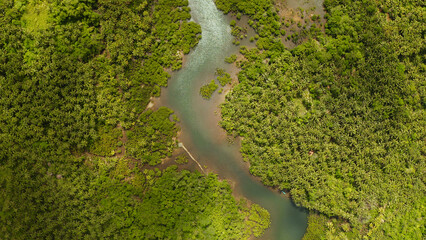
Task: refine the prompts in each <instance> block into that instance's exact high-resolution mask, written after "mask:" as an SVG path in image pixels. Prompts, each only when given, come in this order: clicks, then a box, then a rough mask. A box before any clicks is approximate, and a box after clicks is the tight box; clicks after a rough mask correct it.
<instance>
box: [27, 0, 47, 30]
mask: <svg viewBox="0 0 426 240" xmlns="http://www.w3.org/2000/svg"><path fill="white" fill-rule="evenodd" d="M48 18H49V4H48V3H47V2H46V1H31V3H30V4H29V5H28V6H27V7H26V11H25V13H24V14H23V15H22V20H23V22H24V23H25V28H26V29H27V30H28V31H30V32H36V31H39V30H43V29H46V28H47V27H48V26H49V25H48V22H47V19H48Z"/></svg>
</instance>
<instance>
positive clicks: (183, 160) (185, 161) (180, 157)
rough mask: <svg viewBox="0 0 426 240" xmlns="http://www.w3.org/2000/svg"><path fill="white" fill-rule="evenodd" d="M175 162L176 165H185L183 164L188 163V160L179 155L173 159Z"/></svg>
mask: <svg viewBox="0 0 426 240" xmlns="http://www.w3.org/2000/svg"><path fill="white" fill-rule="evenodd" d="M175 162H176V163H177V164H185V163H188V158H187V157H186V156H185V155H183V154H182V155H179V156H178V157H177V158H176V159H175Z"/></svg>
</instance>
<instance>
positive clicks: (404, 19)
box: [216, 0, 426, 239]
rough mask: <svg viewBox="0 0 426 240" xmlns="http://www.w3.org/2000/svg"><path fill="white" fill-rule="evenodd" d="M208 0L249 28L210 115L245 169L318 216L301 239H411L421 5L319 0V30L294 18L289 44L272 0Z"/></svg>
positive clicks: (418, 201)
mask: <svg viewBox="0 0 426 240" xmlns="http://www.w3.org/2000/svg"><path fill="white" fill-rule="evenodd" d="M216 4H217V6H218V7H219V8H220V9H222V10H223V11H224V12H225V13H228V12H233V13H234V14H235V13H237V12H239V13H243V14H246V15H248V16H249V17H250V18H251V21H249V24H250V25H251V26H252V27H253V28H254V29H255V30H256V31H257V34H258V40H257V42H256V46H257V48H255V49H247V48H245V47H242V48H241V51H240V52H241V54H242V55H243V56H244V59H243V60H242V61H239V62H237V65H238V66H240V67H241V72H240V73H239V75H238V80H239V84H238V85H237V86H236V87H235V88H234V89H233V91H232V92H231V93H230V94H228V95H227V98H226V99H227V100H226V102H225V103H224V104H223V105H222V115H223V121H222V122H221V125H222V126H223V127H224V128H225V129H226V130H227V131H228V132H229V133H234V134H237V135H240V136H242V137H243V141H242V147H241V152H242V154H243V156H244V157H245V159H246V160H248V161H249V162H250V171H251V173H252V174H254V175H256V176H259V177H261V179H262V180H263V182H264V183H265V184H266V185H269V186H275V187H278V188H280V189H288V190H290V193H291V196H292V198H293V200H294V201H295V202H296V203H297V204H298V205H301V206H304V207H306V208H308V209H310V210H315V211H318V212H319V213H321V214H323V215H326V216H328V217H330V220H326V221H324V219H322V217H321V215H320V216H319V217H318V216H317V215H315V216H317V217H315V216H313V217H310V219H309V223H310V224H312V225H315V226H314V227H312V226H310V227H309V228H308V231H309V232H308V233H307V235H306V236H305V237H306V239H320V238H323V239H333V238H337V239H347V238H349V239H359V238H362V237H365V238H368V239H422V238H423V237H424V236H425V234H426V232H425V231H426V229H425V225H426V224H425V223H426V218H425V217H426V216H425V213H426V211H425V203H426V197H425V196H426V194H425V193H426V192H425V189H426V188H425V174H424V173H425V170H426V166H425V162H426V161H425V155H426V145H425V139H426V129H425V126H426V112H425V108H426V88H425V83H426V81H425V71H426V65H425V64H426V59H425V51H426V49H425V46H426V41H425V36H424V33H425V30H426V24H425V22H426V21H425V20H426V19H425V16H426V15H425V6H424V3H423V2H422V1H416V0H412V1H410V0H406V1H392V0H389V1H370V0H365V1H350V0H349V1H348V0H346V1H343V0H327V1H325V2H324V5H325V8H326V11H327V14H326V20H327V24H326V27H325V34H322V33H321V32H320V31H319V30H320V29H319V28H318V27H317V26H316V25H315V24H312V25H310V26H308V27H306V26H304V27H305V30H304V31H303V34H304V36H305V37H304V39H305V41H304V43H302V44H300V45H299V46H297V47H296V48H294V49H292V50H287V49H286V48H285V47H284V45H283V44H282V42H281V39H280V33H282V30H285V29H286V23H285V21H287V20H286V19H282V18H281V17H280V16H279V15H278V14H277V9H275V8H274V5H273V3H272V1H269V0H246V1H238V0H217V1H216ZM313 20H314V21H317V20H318V19H317V16H315V19H313ZM287 26H288V24H287ZM301 27H302V26H301ZM300 40H301V39H299V40H298V43H300ZM318 229H324V231H325V232H324V231H322V232H321V231H318Z"/></svg>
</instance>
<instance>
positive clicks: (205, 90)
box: [200, 79, 219, 99]
mask: <svg viewBox="0 0 426 240" xmlns="http://www.w3.org/2000/svg"><path fill="white" fill-rule="evenodd" d="M218 88H219V85H217V84H216V83H215V82H214V79H213V80H212V81H211V82H210V83H208V84H205V85H204V86H202V87H201V88H200V94H201V96H202V97H203V98H204V99H210V98H211V96H212V95H213V93H214V92H215V91H216V90H217V89H218Z"/></svg>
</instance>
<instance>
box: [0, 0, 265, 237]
mask: <svg viewBox="0 0 426 240" xmlns="http://www.w3.org/2000/svg"><path fill="white" fill-rule="evenodd" d="M189 11H190V9H189V8H188V2H187V1H186V0H159V1H142V0H133V1H119V0H75V1H59V0H45V1H38V0H26V1H25V0H24V1H12V0H4V1H1V2H0V25H1V26H2V27H1V28H2V31H1V33H0V113H1V114H0V206H1V209H0V236H1V238H2V239H82V238H87V239H104V238H107V239H135V238H139V239H162V238H170V239H204V238H213V239H223V236H227V237H228V236H229V237H230V238H231V239H241V238H248V237H249V236H250V235H251V234H254V235H259V234H260V233H262V232H263V230H264V229H265V228H266V227H268V223H269V216H268V214H267V212H266V213H265V211H264V210H263V209H261V208H259V207H258V206H257V205H252V206H250V207H249V206H247V205H246V204H245V203H243V202H241V203H238V202H236V201H235V200H234V198H233V197H232V195H231V190H230V187H229V184H228V183H227V182H222V181H219V180H218V179H217V177H216V176H214V175H208V176H203V175H200V174H198V173H190V172H187V171H182V172H178V171H177V170H176V168H175V167H172V168H169V169H167V170H164V171H160V170H148V169H147V167H146V165H144V164H150V165H156V164H158V163H160V162H161V159H163V158H164V157H166V156H168V155H169V154H170V153H171V151H172V149H173V148H174V147H175V139H174V137H176V134H177V131H178V128H177V126H176V124H175V122H173V121H170V120H169V117H170V114H171V113H172V111H171V110H169V109H166V108H159V109H158V110H157V111H152V110H147V109H146V108H147V106H148V107H149V105H148V103H149V101H150V98H151V96H153V95H155V96H158V95H159V94H160V87H162V86H166V84H167V79H168V77H169V74H168V73H167V72H166V71H165V69H167V68H170V69H172V70H176V69H179V68H180V67H181V66H182V56H183V54H186V53H188V52H189V51H190V49H191V48H192V47H194V46H195V45H196V44H197V42H198V40H199V38H200V34H199V33H200V32H201V28H200V26H199V25H197V24H196V23H194V22H188V20H189V19H190V14H189ZM260 219H261V220H260Z"/></svg>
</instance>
